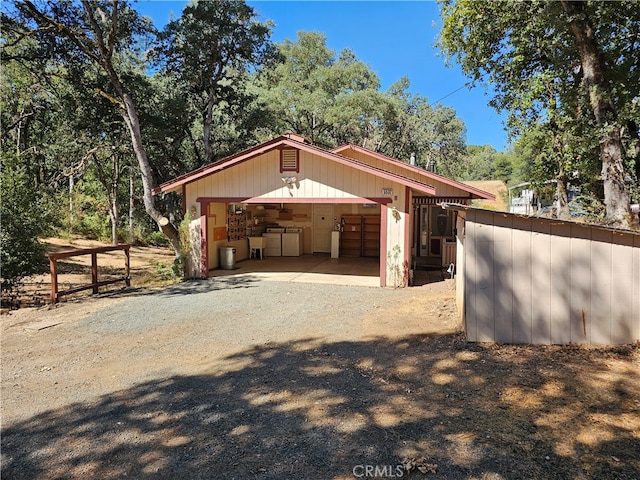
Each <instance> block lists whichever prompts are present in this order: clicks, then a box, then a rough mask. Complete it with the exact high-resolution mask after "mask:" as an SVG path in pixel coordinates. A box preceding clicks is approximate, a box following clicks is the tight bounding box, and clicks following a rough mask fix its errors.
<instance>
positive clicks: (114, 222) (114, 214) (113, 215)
mask: <svg viewBox="0 0 640 480" xmlns="http://www.w3.org/2000/svg"><path fill="white" fill-rule="evenodd" d="M110 197H111V198H110V201H109V218H110V219H111V244H112V245H117V244H118V197H117V192H111V195H110Z"/></svg>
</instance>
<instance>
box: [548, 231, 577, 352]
mask: <svg viewBox="0 0 640 480" xmlns="http://www.w3.org/2000/svg"><path fill="white" fill-rule="evenodd" d="M550 241H551V250H550V255H551V256H550V269H551V275H550V281H551V288H550V292H549V293H550V305H549V307H550V318H549V328H550V338H551V343H552V344H568V343H571V341H572V339H571V295H570V294H569V293H570V292H571V227H570V226H569V225H567V224H564V223H557V224H553V225H552V226H551V237H550Z"/></svg>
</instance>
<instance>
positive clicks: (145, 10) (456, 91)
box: [136, 0, 507, 151]
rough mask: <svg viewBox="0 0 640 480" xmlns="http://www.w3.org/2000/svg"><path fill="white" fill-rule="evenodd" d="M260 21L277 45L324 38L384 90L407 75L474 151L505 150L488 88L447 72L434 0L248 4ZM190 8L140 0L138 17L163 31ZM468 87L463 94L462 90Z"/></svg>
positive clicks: (457, 70)
mask: <svg viewBox="0 0 640 480" xmlns="http://www.w3.org/2000/svg"><path fill="white" fill-rule="evenodd" d="M247 3H248V4H249V5H251V6H252V7H253V8H254V9H255V10H256V11H257V13H258V15H259V19H260V20H262V21H266V20H272V21H273V22H274V23H275V27H274V29H273V35H272V40H273V41H274V42H281V41H283V40H284V39H285V38H288V39H290V40H295V39H296V38H297V32H298V31H316V32H322V33H324V34H325V35H326V37H327V45H328V46H329V48H331V49H333V50H335V51H336V52H339V51H340V50H342V49H345V48H348V49H350V50H352V51H353V52H354V53H355V55H356V57H357V58H358V59H359V60H361V61H363V62H364V63H366V64H368V65H369V66H370V67H371V69H372V70H373V71H374V72H376V73H377V75H378V76H379V77H380V81H381V88H382V89H383V90H386V89H387V88H388V87H389V86H390V85H391V84H393V83H394V82H395V81H397V80H398V79H400V78H401V77H403V76H406V77H408V78H409V80H410V81H411V87H410V89H409V90H410V91H411V93H417V94H419V95H421V96H423V97H426V98H427V99H428V100H429V101H430V102H431V103H437V102H440V103H442V104H443V105H445V106H448V107H452V108H453V109H454V110H455V111H456V113H457V115H458V117H460V118H462V120H463V121H464V123H465V125H466V127H467V142H468V143H469V144H470V145H486V144H489V145H492V146H493V147H494V148H495V149H496V150H499V151H502V150H504V149H505V147H506V145H507V134H506V132H505V131H504V115H499V114H498V113H497V112H496V111H495V110H494V109H492V108H490V107H489V106H488V105H487V103H488V101H489V99H490V97H489V96H488V95H487V94H486V92H485V90H484V88H482V87H476V88H474V89H472V90H469V89H468V88H467V87H464V85H465V84H467V83H468V82H469V80H468V79H467V78H466V77H464V76H463V75H462V73H461V71H460V68H459V67H458V66H457V65H453V66H452V67H451V68H448V67H446V66H445V62H444V58H443V57H442V56H440V55H439V51H438V49H437V48H435V47H434V43H435V40H436V37H437V35H438V32H439V26H440V23H441V22H440V15H439V12H438V5H437V4H436V3H435V2H431V1H408V2H392V1H356V2H346V1H323V2H315V1H299V0H298V1H247ZM185 4H186V2H184V1H160V0H151V1H149V0H141V1H139V2H138V3H137V4H136V8H137V10H138V11H139V12H140V13H142V14H143V15H148V16H150V17H151V18H152V19H153V21H154V23H155V25H156V26H157V27H158V28H161V27H162V26H164V24H165V23H166V22H167V21H168V20H169V18H170V15H173V16H174V17H179V16H180V12H181V11H182V8H183V6H184V5H185ZM461 87H462V88H461Z"/></svg>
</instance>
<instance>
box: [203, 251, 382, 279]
mask: <svg viewBox="0 0 640 480" xmlns="http://www.w3.org/2000/svg"><path fill="white" fill-rule="evenodd" d="M379 262H380V260H379V258H364V257H361V258H331V257H330V256H329V255H326V254H314V255H302V256H300V257H271V258H270V257H266V258H264V259H249V260H242V261H239V262H237V263H236V264H235V268H234V269H232V270H224V269H219V268H216V269H213V270H210V271H209V277H210V278H215V277H243V278H254V279H262V280H273V281H280V282H300V283H325V284H336V285H354V286H361V287H379V286H380V263H379Z"/></svg>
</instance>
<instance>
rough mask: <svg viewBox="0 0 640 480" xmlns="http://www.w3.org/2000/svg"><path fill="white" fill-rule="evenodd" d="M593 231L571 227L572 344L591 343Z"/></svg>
mask: <svg viewBox="0 0 640 480" xmlns="http://www.w3.org/2000/svg"><path fill="white" fill-rule="evenodd" d="M590 249H591V229H590V228H585V227H584V226H581V225H571V257H570V259H569V260H570V265H571V291H570V300H571V312H570V318H569V322H570V329H571V342H573V343H590V342H591V250H590Z"/></svg>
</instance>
